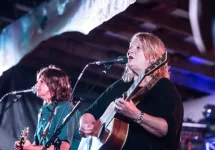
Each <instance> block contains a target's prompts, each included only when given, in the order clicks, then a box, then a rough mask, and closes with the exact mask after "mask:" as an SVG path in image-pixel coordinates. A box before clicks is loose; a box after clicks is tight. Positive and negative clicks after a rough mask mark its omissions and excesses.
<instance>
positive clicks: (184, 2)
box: [153, 0, 189, 11]
mask: <svg viewBox="0 0 215 150" xmlns="http://www.w3.org/2000/svg"><path fill="white" fill-rule="evenodd" d="M153 1H155V2H158V3H161V4H165V5H167V6H169V7H175V8H178V9H182V10H186V11H188V8H189V0H153Z"/></svg>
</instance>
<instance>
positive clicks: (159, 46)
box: [122, 32, 170, 82]
mask: <svg viewBox="0 0 215 150" xmlns="http://www.w3.org/2000/svg"><path fill="white" fill-rule="evenodd" d="M134 40H139V42H140V43H141V49H142V50H144V53H145V57H146V60H148V61H149V64H150V65H151V64H153V63H154V62H155V61H156V60H157V59H158V58H159V57H161V55H162V54H163V53H164V52H165V51H166V50H165V47H164V44H163V42H162V41H161V40H160V39H159V38H158V37H157V36H155V35H153V34H151V33H145V32H138V33H136V34H135V35H134V36H133V37H132V38H131V41H130V43H131V42H132V41H134ZM154 74H158V76H159V77H166V78H169V76H170V75H169V67H168V64H167V63H166V64H165V65H164V66H163V67H161V68H159V69H158V70H156V71H155V72H154V73H152V76H153V75H154ZM133 78H134V73H133V71H132V70H131V69H130V68H129V67H128V65H127V64H126V67H125V70H124V73H123V75H122V79H123V81H124V82H130V81H132V79H133Z"/></svg>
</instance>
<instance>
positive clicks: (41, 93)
mask: <svg viewBox="0 0 215 150" xmlns="http://www.w3.org/2000/svg"><path fill="white" fill-rule="evenodd" d="M35 86H36V87H37V96H38V97H40V98H41V99H43V100H45V101H47V102H50V101H51V99H52V95H51V92H50V90H49V88H48V86H47V84H46V82H45V80H44V78H43V77H41V78H39V80H38V81H37V83H36V85H35Z"/></svg>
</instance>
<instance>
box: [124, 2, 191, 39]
mask: <svg viewBox="0 0 215 150" xmlns="http://www.w3.org/2000/svg"><path fill="white" fill-rule="evenodd" d="M120 15H122V16H126V17H129V18H131V19H134V20H137V21H141V22H143V23H144V22H150V23H152V24H155V25H157V26H158V27H163V28H166V29H169V30H172V31H174V32H178V33H181V34H182V33H183V34H185V35H187V36H190V35H192V30H191V25H190V22H189V20H184V19H179V18H177V17H174V16H170V15H168V14H164V13H159V12H156V11H151V10H148V9H145V8H143V5H140V4H134V5H131V6H130V7H129V8H128V9H127V10H125V11H124V12H123V13H121V14H120Z"/></svg>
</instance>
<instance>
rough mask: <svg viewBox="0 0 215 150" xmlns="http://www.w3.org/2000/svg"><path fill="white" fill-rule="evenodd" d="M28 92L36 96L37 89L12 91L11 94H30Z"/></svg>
mask: <svg viewBox="0 0 215 150" xmlns="http://www.w3.org/2000/svg"><path fill="white" fill-rule="evenodd" d="M28 92H32V93H34V94H36V93H37V87H35V86H33V87H32V88H30V89H27V90H20V91H12V92H11V94H19V93H28Z"/></svg>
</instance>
